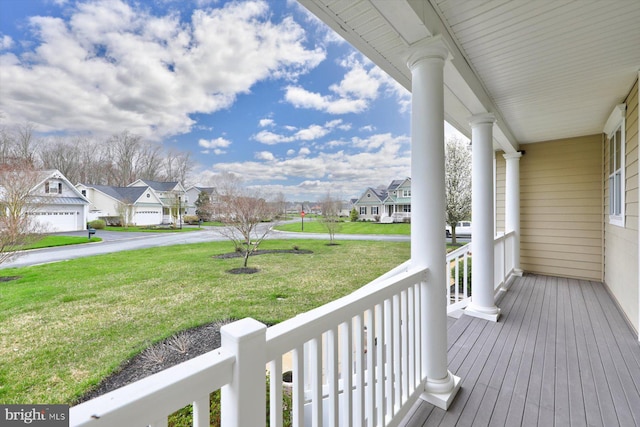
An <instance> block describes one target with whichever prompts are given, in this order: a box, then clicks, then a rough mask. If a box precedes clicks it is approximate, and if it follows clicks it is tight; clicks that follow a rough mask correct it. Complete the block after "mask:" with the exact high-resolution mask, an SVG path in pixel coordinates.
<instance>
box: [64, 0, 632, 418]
mask: <svg viewBox="0 0 640 427" xmlns="http://www.w3.org/2000/svg"><path fill="white" fill-rule="evenodd" d="M300 2H301V3H302V4H303V5H304V6H305V7H306V8H307V9H309V10H310V11H311V12H312V13H313V14H315V15H316V16H317V17H318V18H319V19H321V20H322V21H324V22H325V23H327V24H328V25H329V26H330V27H332V28H333V29H334V30H335V31H336V32H337V33H338V34H340V35H341V36H342V37H344V38H345V39H346V40H347V41H349V42H350V43H351V44H352V45H353V46H354V47H356V48H357V49H358V50H360V51H361V52H362V53H363V54H364V55H366V56H367V57H369V58H370V59H371V60H372V61H373V62H374V63H375V64H377V65H378V66H380V67H381V68H382V69H383V70H385V71H386V72H387V73H388V74H389V75H390V76H391V77H393V78H394V79H395V80H396V81H398V82H399V83H400V84H401V85H404V86H405V87H406V88H409V89H410V90H411V92H412V105H411V114H412V118H413V119H412V123H411V180H412V187H411V210H412V213H413V214H414V215H413V217H412V223H411V259H410V260H409V261H407V262H406V263H404V264H403V265H400V266H398V267H397V268H395V269H394V270H392V271H390V272H388V273H387V274H385V275H383V276H382V277H380V278H378V279H376V280H374V281H372V282H371V283H369V284H366V285H364V286H363V287H362V288H361V289H359V290H358V291H356V292H354V293H352V294H350V295H348V296H345V297H343V298H340V299H339V300H336V301H333V302H331V303H329V304H327V305H325V306H322V307H319V308H317V309H314V310H312V311H309V312H306V313H302V314H300V315H299V316H296V317H295V318H292V319H290V320H288V321H285V322H283V323H280V324H278V325H275V326H271V327H269V328H267V327H266V326H265V325H263V324H262V323H260V322H257V321H256V320H253V319H243V320H240V321H238V322H235V323H232V324H230V325H226V326H224V327H223V328H222V330H221V335H222V346H221V347H220V348H219V349H217V350H214V351H213V352H211V353H208V354H205V355H203V356H200V357H197V358H195V359H192V360H191V361H188V362H185V363H183V364H181V365H178V366H175V367H173V368H170V369H168V370H166V371H164V372H161V373H158V374H156V375H154V376H151V377H149V378H147V379H144V380H142V381H139V382H137V383H134V384H132V385H129V386H127V387H124V388H122V389H119V390H116V391H114V392H112V393H109V394H107V395H104V396H101V397H98V398H97V399H94V400H92V401H89V402H85V403H83V404H81V405H78V406H76V407H73V408H71V413H70V418H71V425H72V426H80V425H82V426H94V425H95V426H99V425H113V426H116V425H152V426H164V425H167V417H168V415H170V414H171V413H173V412H174V411H176V410H178V409H180V408H182V407H184V406H186V405H190V404H192V405H193V414H194V421H193V425H194V426H205V425H209V421H210V420H209V395H210V393H211V392H213V391H215V390H218V389H222V393H221V394H222V398H221V399H222V402H221V412H222V426H223V427H245V426H256V427H260V426H265V424H266V422H265V421H266V420H265V406H266V396H265V386H266V378H265V372H267V373H268V375H269V376H270V378H271V379H278V380H275V381H270V383H269V384H270V389H269V391H268V393H269V405H270V420H269V425H270V426H272V427H280V426H282V425H283V419H282V401H283V395H284V394H285V393H286V394H288V395H290V396H291V401H292V403H291V414H292V420H291V421H292V425H294V426H303V425H309V426H315V427H320V426H338V425H341V426H365V425H366V426H373V425H376V426H378V425H381V426H397V425H400V424H401V423H403V424H405V425H410V426H416V425H461V426H465V425H472V424H473V425H494V424H495V425H505V424H507V425H511V424H513V425H520V424H526V425H548V424H549V423H550V422H553V423H554V424H556V425H586V424H593V425H634V424H635V425H638V424H640V396H639V395H638V390H640V367H639V361H640V349H639V344H638V330H639V325H640V281H639V274H638V259H639V254H638V241H639V240H640V238H639V230H638V229H639V227H638V187H639V181H640V175H639V174H638V146H639V144H638V140H639V134H638V122H639V116H640V110H639V109H638V92H639V88H638V75H639V73H638V69H640V50H639V49H638V45H639V43H640V26H638V25H637V22H639V21H640V3H638V2H619V3H617V4H616V6H615V7H611V6H610V4H609V3H608V2H564V1H557V2H502V1H498V0H489V1H487V2H478V3H476V2H452V1H444V0H429V1H427V0H407V1H405V0H398V1H394V2H386V1H379V0H353V1H352V0H344V1H341V0H337V1H336V0H300ZM610 28H613V29H615V31H607V32H604V31H602V30H603V29H610ZM567 29H570V31H569V30H567ZM594 29H600V30H601V31H598V30H594ZM619 29H620V30H619ZM538 30H539V31H538ZM512 58H515V59H513V60H512ZM585 61H586V62H585ZM445 118H446V119H447V121H448V122H449V123H451V124H452V125H453V126H454V127H456V128H457V129H458V130H460V131H461V132H463V133H464V134H466V135H467V136H470V137H471V138H470V139H471V141H472V170H473V176H472V183H473V189H472V193H473V200H472V218H471V219H472V224H473V230H472V235H473V241H472V243H471V244H469V245H466V246H464V247H461V248H459V249H457V250H456V251H454V252H451V253H449V254H446V251H445V247H446V245H445V233H443V231H444V229H445V219H444V200H445V197H444V188H445V181H444V180H445V174H444V127H443V122H444V120H445ZM319 285H320V286H321V284H319ZM454 315H455V316H459V315H461V317H460V318H459V319H457V320H455V319H452V317H451V316H454ZM283 360H286V361H287V363H290V364H291V370H292V372H293V380H292V381H293V382H292V384H291V385H290V387H289V386H286V387H285V386H283V383H282V382H281V381H280V380H279V379H280V378H281V377H282V375H283V370H285V368H284V367H283V366H284V363H283ZM289 361H290V362H289ZM286 369H287V370H288V369H289V368H288V366H287V368H286ZM461 387H462V388H461ZM503 402H504V404H502V403H503ZM417 403H419V404H418V405H416V404H417Z"/></svg>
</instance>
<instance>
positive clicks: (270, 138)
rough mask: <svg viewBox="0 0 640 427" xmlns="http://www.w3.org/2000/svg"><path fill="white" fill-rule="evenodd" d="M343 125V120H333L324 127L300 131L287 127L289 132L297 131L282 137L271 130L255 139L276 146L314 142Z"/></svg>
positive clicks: (315, 125) (263, 132)
mask: <svg viewBox="0 0 640 427" xmlns="http://www.w3.org/2000/svg"><path fill="white" fill-rule="evenodd" d="M341 124H342V120H341V119H337V120H331V121H329V122H326V123H325V124H324V125H317V124H312V125H310V126H309V127H306V128H304V129H300V130H298V128H295V127H293V126H285V127H284V128H285V129H287V130H297V131H296V132H295V133H294V134H293V135H282V134H278V133H275V132H272V131H269V130H261V131H260V132H258V133H257V134H255V135H253V137H252V138H253V139H254V140H256V141H258V142H261V143H262V144H266V145H275V144H281V143H287V142H295V141H314V140H317V139H320V138H322V137H324V136H326V135H328V134H329V133H330V132H331V131H332V130H333V129H335V128H336V127H338V128H339V127H340V125H341Z"/></svg>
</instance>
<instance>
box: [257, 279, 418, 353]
mask: <svg viewBox="0 0 640 427" xmlns="http://www.w3.org/2000/svg"><path fill="white" fill-rule="evenodd" d="M426 272H427V269H426V268H418V269H410V270H409V271H406V272H400V273H398V274H396V275H394V276H392V277H390V278H387V279H385V280H375V281H373V282H371V283H369V284H367V285H365V286H363V287H362V288H360V289H358V290H356V291H354V292H353V293H351V294H349V295H346V296H344V297H342V298H340V299H337V300H335V301H332V302H330V303H328V304H325V305H323V306H322V307H318V308H316V309H313V310H311V311H308V312H306V313H302V314H300V315H298V316H296V317H294V318H292V319H289V320H286V321H284V322H282V323H279V324H277V325H274V326H272V327H270V328H269V329H267V359H266V361H269V360H273V359H274V358H276V357H278V356H280V355H281V354H283V353H286V352H288V351H290V350H292V349H294V348H295V347H297V346H298V345H300V344H302V343H305V342H307V341H309V340H310V339H312V338H315V337H318V336H320V335H321V334H322V333H324V332H326V331H327V330H329V329H331V328H332V327H334V326H337V325H339V324H341V323H343V322H346V321H349V320H350V319H352V318H353V317H354V316H356V315H358V314H361V313H363V312H364V311H365V310H367V309H370V308H373V307H374V306H375V305H376V304H379V303H381V302H382V301H384V300H385V299H387V298H391V297H393V296H394V295H396V294H398V293H399V292H400V291H402V290H403V289H406V288H408V287H409V286H411V285H414V284H416V283H418V282H421V281H424V280H426Z"/></svg>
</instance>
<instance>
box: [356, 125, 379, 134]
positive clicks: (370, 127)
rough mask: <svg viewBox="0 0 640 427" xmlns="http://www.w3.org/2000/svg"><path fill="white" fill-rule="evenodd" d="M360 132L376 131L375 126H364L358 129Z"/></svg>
mask: <svg viewBox="0 0 640 427" xmlns="http://www.w3.org/2000/svg"><path fill="white" fill-rule="evenodd" d="M358 130H359V131H360V132H373V131H374V130H376V128H375V126H373V125H366V126H362V127H361V128H360V129H358Z"/></svg>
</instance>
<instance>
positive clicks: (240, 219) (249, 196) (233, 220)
mask: <svg viewBox="0 0 640 427" xmlns="http://www.w3.org/2000/svg"><path fill="white" fill-rule="evenodd" d="M227 184H229V183H227ZM223 188H224V192H222V189H221V188H220V187H218V189H219V190H218V191H219V194H218V202H219V210H220V220H221V221H222V222H223V223H224V225H225V226H224V227H222V228H221V229H220V230H219V231H220V233H221V234H223V235H224V236H225V237H226V238H227V239H229V240H230V241H231V242H233V244H234V246H235V248H236V251H238V252H242V254H243V255H244V264H243V266H244V267H245V268H246V267H247V264H248V262H249V257H250V256H251V254H252V253H254V252H255V251H256V250H257V249H258V246H259V245H260V243H261V242H262V241H263V240H264V239H265V238H266V237H267V235H268V234H269V232H270V231H271V229H272V227H271V226H270V225H266V224H265V225H264V226H262V227H260V224H261V223H262V222H263V221H267V220H270V219H272V216H273V210H272V207H271V205H270V204H269V203H268V202H267V201H266V198H265V197H263V195H261V194H260V193H258V192H255V191H250V190H248V189H246V188H242V187H236V186H235V185H233V184H232V183H231V185H224V184H223ZM229 189H233V192H229Z"/></svg>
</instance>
